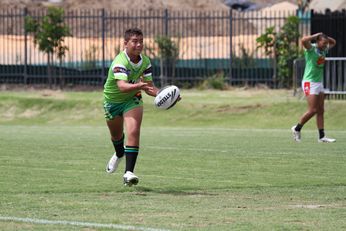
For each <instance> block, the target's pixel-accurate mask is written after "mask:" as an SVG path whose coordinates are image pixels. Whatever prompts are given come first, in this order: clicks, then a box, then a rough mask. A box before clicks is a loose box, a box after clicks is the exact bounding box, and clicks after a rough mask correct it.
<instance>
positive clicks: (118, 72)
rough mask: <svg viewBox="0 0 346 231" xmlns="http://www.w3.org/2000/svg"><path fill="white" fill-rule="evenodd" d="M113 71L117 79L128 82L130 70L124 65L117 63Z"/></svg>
mask: <svg viewBox="0 0 346 231" xmlns="http://www.w3.org/2000/svg"><path fill="white" fill-rule="evenodd" d="M112 71H113V75H114V78H115V79H118V80H125V81H127V80H128V74H127V73H128V70H127V68H126V67H125V66H124V65H123V64H120V63H117V62H116V63H114V65H113V66H112Z"/></svg>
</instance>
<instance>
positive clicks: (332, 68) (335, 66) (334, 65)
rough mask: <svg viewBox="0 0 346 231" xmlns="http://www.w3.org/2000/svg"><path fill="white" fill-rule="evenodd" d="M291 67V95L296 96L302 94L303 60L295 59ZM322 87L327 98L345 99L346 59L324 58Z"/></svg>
mask: <svg viewBox="0 0 346 231" xmlns="http://www.w3.org/2000/svg"><path fill="white" fill-rule="evenodd" d="M293 66H294V71H293V72H294V74H293V75H294V76H293V95H298V94H302V88H301V82H302V79H303V76H304V69H305V60H304V58H300V59H296V60H295V61H294V65H293ZM323 86H324V89H325V94H326V95H327V97H329V98H333V99H345V98H346V58H339V57H328V58H326V64H325V68H324V78H323Z"/></svg>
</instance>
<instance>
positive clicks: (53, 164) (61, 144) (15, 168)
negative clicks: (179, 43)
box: [0, 89, 346, 230]
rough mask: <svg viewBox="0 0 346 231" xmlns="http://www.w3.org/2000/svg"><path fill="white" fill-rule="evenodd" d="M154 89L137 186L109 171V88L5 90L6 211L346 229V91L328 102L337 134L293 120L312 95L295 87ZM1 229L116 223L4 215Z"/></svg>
mask: <svg viewBox="0 0 346 231" xmlns="http://www.w3.org/2000/svg"><path fill="white" fill-rule="evenodd" d="M182 96H183V100H182V101H181V102H180V103H179V104H178V105H177V106H176V107H175V108H173V109H171V110H169V111H158V110H156V109H154V108H153V107H152V106H151V105H149V103H150V101H151V99H149V98H145V101H146V102H147V103H146V105H145V117H144V124H143V129H142V136H141V151H140V157H139V159H138V165H137V167H136V173H137V175H138V176H139V177H140V183H139V185H138V186H137V187H132V188H126V187H123V185H122V172H123V169H124V166H123V165H122V166H121V169H119V171H118V172H116V173H114V174H112V175H107V174H106V173H105V172H104V167H105V164H106V162H107V161H108V158H109V157H110V154H111V152H112V146H111V143H110V142H109V135H108V131H107V128H106V126H105V125H104V120H103V118H102V117H103V116H102V103H101V100H102V97H101V95H100V92H91V93H74V92H53V93H52V92H50V93H49V94H47V93H46V92H0V115H1V118H0V217H21V218H35V219H46V220H52V221H80V222H94V223H100V224H119V225H133V226H136V227H140V228H161V229H169V230H345V229H346V221H345V217H346V155H345V150H346V143H345V142H344V141H345V140H346V131H345V125H346V121H345V117H344V116H343V115H344V114H345V112H346V107H345V106H346V102H344V101H326V108H327V110H326V125H327V126H328V127H327V128H329V129H328V130H327V132H328V134H329V135H331V136H333V137H335V138H337V142H336V143H334V144H320V143H317V142H316V141H317V140H316V135H317V134H316V131H315V128H314V126H315V125H314V122H313V121H311V122H310V123H309V124H308V125H307V126H306V127H305V128H304V130H303V142H302V143H299V144H297V143H294V142H292V140H291V134H290V130H289V128H290V127H291V125H292V124H294V123H296V120H297V118H298V117H299V116H300V114H301V113H303V112H304V110H305V107H306V105H305V102H304V101H302V100H300V99H297V98H293V97H291V96H290V92H287V91H264V90H261V91H255V90H251V91H241V90H238V89H237V90H233V91H227V92H219V91H183V94H182ZM0 230H108V229H106V228H93V227H78V226H72V225H56V224H55V225H48V224H46V225H44V224H31V223H28V222H10V221H1V220H0Z"/></svg>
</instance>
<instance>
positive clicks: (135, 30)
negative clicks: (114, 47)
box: [124, 28, 143, 41]
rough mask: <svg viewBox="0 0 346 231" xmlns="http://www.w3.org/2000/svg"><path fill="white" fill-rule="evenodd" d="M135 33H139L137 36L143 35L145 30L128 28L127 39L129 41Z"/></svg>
mask: <svg viewBox="0 0 346 231" xmlns="http://www.w3.org/2000/svg"><path fill="white" fill-rule="evenodd" d="M134 35H137V36H143V32H142V30H141V29H138V28H130V29H127V30H126V31H125V36H124V38H125V41H129V40H130V38H131V37H132V36H134Z"/></svg>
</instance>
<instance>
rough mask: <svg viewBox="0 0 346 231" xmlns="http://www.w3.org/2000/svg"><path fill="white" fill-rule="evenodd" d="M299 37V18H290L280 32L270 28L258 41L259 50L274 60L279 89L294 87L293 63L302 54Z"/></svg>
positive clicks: (275, 76)
mask: <svg viewBox="0 0 346 231" xmlns="http://www.w3.org/2000/svg"><path fill="white" fill-rule="evenodd" d="M299 36H300V34H299V18H298V17H296V16H290V17H288V18H287V19H286V22H285V24H284V25H283V26H282V27H281V28H280V31H279V32H276V31H275V29H274V27H269V28H267V29H266V31H265V33H263V34H262V35H261V36H259V37H258V38H257V39H256V41H257V49H259V48H263V49H264V50H265V54H266V55H268V56H270V57H272V58H274V79H277V80H278V84H279V87H290V86H291V85H292V78H291V77H292V70H293V61H294V59H296V58H297V57H299V56H300V54H301V52H300V49H299V46H298V40H299ZM276 66H278V70H277V71H276Z"/></svg>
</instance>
